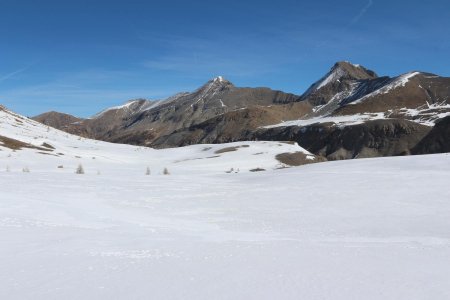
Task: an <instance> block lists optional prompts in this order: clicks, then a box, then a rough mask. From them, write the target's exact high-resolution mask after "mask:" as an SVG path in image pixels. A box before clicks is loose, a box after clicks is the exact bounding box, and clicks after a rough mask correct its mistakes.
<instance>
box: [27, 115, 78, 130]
mask: <svg viewBox="0 0 450 300" xmlns="http://www.w3.org/2000/svg"><path fill="white" fill-rule="evenodd" d="M33 119H34V120H35V121H38V122H39V123H42V124H44V125H47V126H51V127H54V128H59V129H64V128H67V127H68V126H69V125H71V124H73V123H76V122H80V121H82V119H81V118H77V117H74V116H72V115H69V114H65V113H60V112H56V111H51V112H47V113H43V114H41V115H38V116H35V117H33Z"/></svg>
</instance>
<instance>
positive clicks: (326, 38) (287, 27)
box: [0, 0, 450, 117]
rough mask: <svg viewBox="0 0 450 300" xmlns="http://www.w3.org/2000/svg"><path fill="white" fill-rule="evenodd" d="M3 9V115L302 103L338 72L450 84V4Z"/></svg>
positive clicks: (15, 1)
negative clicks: (354, 69)
mask: <svg viewBox="0 0 450 300" xmlns="http://www.w3.org/2000/svg"><path fill="white" fill-rule="evenodd" d="M242 2H244V1H243V0H241V1H234V0H228V1H171V0H166V1H134V0H128V1H114V0H109V1H103V0H90V1H84V0H78V1H68V0H64V1H63V0H58V1H56V0H55V1H50V0H40V1H35V0H33V1H31V0H28V1H26V0H0V103H1V104H4V105H6V106H7V107H8V108H10V109H12V110H15V111H17V112H19V113H22V114H25V115H28V116H32V115H36V114H38V113H41V112H45V111H49V110H57V111H63V112H67V113H71V114H74V115H77V116H82V117H87V116H90V115H93V114H94V113H96V112H98V111H99V110H101V109H103V108H105V107H108V106H113V105H118V104H120V103H123V102H125V101H126V100H128V99H133V98H139V97H144V98H150V99H159V98H164V97H167V96H170V95H172V94H174V93H176V92H180V91H192V90H194V89H196V88H197V87H199V86H200V85H202V84H204V83H205V82H206V81H207V80H208V79H210V78H212V77H215V76H218V75H222V76H224V77H225V78H227V79H229V80H230V81H232V82H233V83H234V84H235V85H237V86H251V87H257V86H268V87H271V88H273V89H279V90H283V91H287V92H292V93H296V94H301V93H302V92H303V91H304V90H306V88H307V87H308V86H309V85H310V84H312V83H313V82H314V81H315V80H317V79H319V78H320V77H321V76H322V75H323V74H324V73H326V72H327V71H328V70H329V68H330V67H331V66H332V65H333V64H334V63H335V62H336V61H339V60H349V61H351V62H354V63H359V64H362V65H364V66H366V67H367V68H369V69H373V70H374V71H376V72H377V73H378V74H380V75H390V76H393V75H397V74H400V73H404V72H408V71H411V70H422V71H429V72H432V73H436V74H439V75H443V76H450V2H448V0H442V1H441V0H429V1H416V0H413V1H395V0H391V1H387V0H361V1H356V0H341V1H320V0H315V1H290V0H278V1H265V0H258V1H257V0H250V1H245V3H242Z"/></svg>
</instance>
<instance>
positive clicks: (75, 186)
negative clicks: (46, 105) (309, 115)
mask: <svg viewBox="0 0 450 300" xmlns="http://www.w3.org/2000/svg"><path fill="white" fill-rule="evenodd" d="M449 176H450V155H448V154H444V155H429V156H421V157H419V156H416V157H398V158H381V159H364V160H352V161H339V162H331V163H321V164H313V165H307V166H303V167H299V168H292V169H283V170H275V171H268V172H258V173H239V174H226V173H223V174H215V175H191V174H189V173H185V174H181V175H180V174H175V175H170V176H144V175H143V174H137V173H134V172H131V171H130V172H123V173H122V174H113V173H106V172H105V174H102V175H100V176H98V175H95V174H85V175H76V174H73V173H62V174H60V173H57V172H53V173H52V172H48V173H47V172H33V171H32V172H31V173H22V172H9V173H7V172H1V173H0V182H1V186H2V187H1V190H2V191H1V194H0V236H1V239H0V282H1V283H2V284H1V285H0V298H1V299H62V298H64V299H449V298H450V288H449V287H450V256H449V253H450V230H449V229H450V218H449V216H450V201H449V199H450V192H449V186H448V178H449Z"/></svg>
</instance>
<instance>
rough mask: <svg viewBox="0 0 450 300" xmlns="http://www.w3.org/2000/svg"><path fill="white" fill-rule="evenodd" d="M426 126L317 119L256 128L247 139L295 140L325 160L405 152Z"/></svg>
mask: <svg viewBox="0 0 450 300" xmlns="http://www.w3.org/2000/svg"><path fill="white" fill-rule="evenodd" d="M430 129H431V128H430V127H428V126H424V125H420V124H417V123H414V122H411V121H407V120H395V119H394V120H373V121H367V122H364V123H362V124H357V125H351V126H344V127H341V126H337V125H335V124H332V123H323V124H321V123H317V124H312V125H309V126H304V127H298V126H291V127H275V128H270V129H260V130H258V131H256V132H255V133H254V134H253V135H251V136H249V138H250V139H258V140H275V141H296V142H297V143H298V144H299V145H300V146H301V147H303V148H305V149H306V150H308V151H310V152H311V153H314V154H316V155H319V156H323V157H326V158H327V159H328V160H338V159H352V158H367V157H379V156H396V155H409V154H411V150H412V149H413V148H414V147H415V146H416V145H417V144H418V143H419V142H420V141H421V140H422V138H423V137H424V136H425V135H426V134H427V133H428V132H429V131H430Z"/></svg>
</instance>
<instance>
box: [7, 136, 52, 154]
mask: <svg viewBox="0 0 450 300" xmlns="http://www.w3.org/2000/svg"><path fill="white" fill-rule="evenodd" d="M0 143H1V145H2V146H3V147H6V148H9V149H12V150H21V149H22V148H29V149H37V150H41V151H53V150H50V149H47V148H42V147H37V146H34V145H32V144H28V143H24V142H22V141H19V140H15V139H12V138H8V137H6V136H1V135H0Z"/></svg>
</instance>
